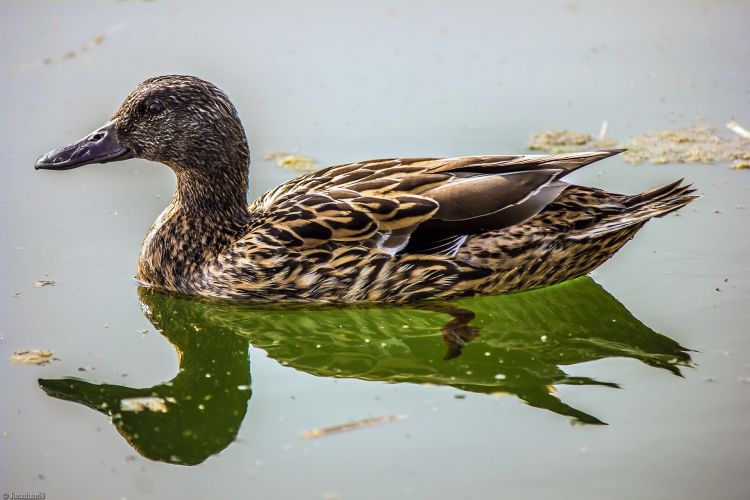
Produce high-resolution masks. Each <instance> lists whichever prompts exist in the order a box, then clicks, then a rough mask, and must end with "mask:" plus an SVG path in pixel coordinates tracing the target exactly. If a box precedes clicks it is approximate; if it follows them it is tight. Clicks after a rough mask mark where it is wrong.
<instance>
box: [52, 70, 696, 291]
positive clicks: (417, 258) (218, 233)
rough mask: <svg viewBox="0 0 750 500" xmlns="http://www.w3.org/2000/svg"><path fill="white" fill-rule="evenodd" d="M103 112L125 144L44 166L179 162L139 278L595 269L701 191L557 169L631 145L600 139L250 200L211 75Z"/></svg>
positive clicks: (427, 164)
mask: <svg viewBox="0 0 750 500" xmlns="http://www.w3.org/2000/svg"><path fill="white" fill-rule="evenodd" d="M107 127H109V128H106V129H105V128H103V129H100V130H101V131H104V132H106V133H115V134H116V141H115V142H116V143H117V148H115V147H114V146H111V145H109V146H107V148H108V149H107V151H105V152H104V153H102V152H101V151H99V150H95V151H94V152H93V153H90V154H89V153H88V152H87V151H85V150H82V149H81V148H86V147H89V146H91V145H92V144H93V145H94V146H96V145H98V144H100V143H98V142H96V141H102V139H101V138H102V137H104V136H103V135H102V132H99V134H98V135H96V134H95V135H92V136H89V137H88V138H86V139H84V140H82V141H81V143H79V145H73V146H69V147H67V148H63V149H61V150H57V151H53V152H50V153H48V154H47V155H45V156H44V157H42V158H41V159H40V160H39V162H38V163H37V168H49V169H62V168H73V167H75V166H78V164H83V163H92V162H96V161H115V160H117V159H122V158H124V157H128V156H136V157H139V158H145V159H149V160H152V161H158V162H161V163H164V164H166V165H168V166H169V167H170V168H172V170H173V171H174V172H175V174H176V175H177V190H176V192H175V195H174V197H173V198H172V202H171V203H170V205H169V206H168V207H167V208H166V210H165V211H164V212H163V213H162V214H161V215H160V216H159V218H158V219H157V221H156V222H155V223H154V225H153V226H152V228H151V230H150V231H149V234H148V235H147V236H146V239H145V241H144V243H143V247H142V249H141V254H140V257H139V260H138V273H137V278H138V279H139V280H141V281H142V282H143V283H145V284H147V285H149V286H153V287H157V288H161V289H164V290H168V291H171V292H177V293H184V294H190V295H203V296H210V297H218V298H226V299H252V300H265V301H297V302H298V301H325V302H360V301H368V302H391V303H403V302H408V301H414V300H422V299H431V298H447V297H456V296H465V295H471V294H478V293H500V292H509V291H518V290H527V289H532V288H538V287H542V286H547V285H550V284H554V283H558V282H560V281H564V280H567V279H570V278H574V277H577V276H580V275H583V274H586V273H588V272H589V271H591V270H592V269H594V268H595V267H597V266H598V265H600V264H601V263H602V262H604V261H605V260H606V259H608V258H609V257H610V256H611V255H612V254H614V252H616V251H617V250H618V249H619V248H620V247H621V246H622V245H623V244H624V243H625V242H627V241H628V240H629V239H630V238H632V237H633V235H634V234H635V233H636V232H637V231H638V229H640V228H641V227H642V226H643V224H645V222H646V221H648V220H649V219H650V218H651V217H658V216H661V215H664V214H666V213H669V212H671V211H673V210H676V209H678V208H680V207H682V206H684V205H685V204H687V203H689V202H690V201H692V200H693V199H695V198H696V196H694V195H692V193H693V190H692V189H690V187H689V186H684V185H682V184H681V182H680V181H678V182H675V183H672V184H669V185H667V186H663V187H660V188H657V189H655V190H653V191H649V192H647V193H643V194H639V195H635V196H627V195H619V194H612V193H607V192H605V191H601V190H598V189H593V188H587V187H582V186H574V185H569V184H567V183H565V182H563V181H562V180H561V179H562V178H563V177H564V176H565V175H567V174H568V173H570V172H572V171H573V170H576V169H578V168H580V167H583V166H585V165H587V164H589V163H592V162H595V161H598V160H601V159H603V158H606V157H608V156H611V155H613V154H617V153H618V152H620V151H619V150H602V151H593V152H586V153H573V154H566V155H557V156H528V155H510V156H474V157H461V158H450V159H438V158H410V159H384V160H371V161H366V162H358V163H351V164H347V165H339V166H334V167H329V168H326V169H323V170H320V171H317V172H314V173H311V174H308V175H305V176H302V177H299V178H297V179H294V180H292V181H289V182H287V183H285V184H282V185H281V186H279V187H277V188H275V189H273V190H271V191H269V192H268V193H266V194H264V195H263V196H261V197H260V198H259V199H257V200H256V201H254V202H253V203H252V204H250V206H249V207H248V206H247V205H246V198H245V196H246V191H247V179H248V163H249V149H248V145H247V141H246V139H245V134H244V131H243V129H242V125H241V123H240V120H239V117H238V116H237V112H236V110H235V109H234V107H233V106H232V104H231V103H230V101H229V99H228V98H227V97H226V95H224V93H223V92H221V91H220V90H219V89H217V88H216V87H215V86H213V85H212V84H210V83H208V82H205V81H203V80H200V79H198V78H195V77H189V76H164V77H157V78H153V79H151V80H147V81H146V82H144V83H143V84H141V85H140V86H139V87H138V88H136V90H134V91H133V92H132V93H131V94H130V95H129V96H128V97H127V99H126V100H125V102H124V103H123V104H122V106H121V107H120V109H119V110H118V111H117V113H116V114H115V115H114V117H113V118H112V122H110V124H108V126H107ZM112 130H114V132H112ZM107 140H108V141H110V142H112V141H113V140H114V139H113V137H112V136H107ZM102 143H103V142H102ZM94 146H91V147H92V148H93V147H94ZM75 147H78V148H79V149H78V150H75ZM97 147H99V148H100V149H102V148H103V146H97ZM113 148H114V149H113ZM118 148H119V149H118ZM123 148H124V149H123ZM73 150H75V151H77V152H76V153H73V154H71V153H70V151H73ZM80 151H83V153H80ZM84 153H86V154H84ZM56 155H57V156H56ZM71 155H73V156H71ZM76 155H77V156H76ZM87 155H88V156H87ZM79 156H80V157H82V158H85V161H83V160H81V161H79V160H77V159H76V158H78V157H79ZM71 158H73V159H71ZM101 158H103V159H101ZM74 160H75V161H74ZM76 162H78V163H76ZM56 165H63V166H62V167H60V168H57V167H56Z"/></svg>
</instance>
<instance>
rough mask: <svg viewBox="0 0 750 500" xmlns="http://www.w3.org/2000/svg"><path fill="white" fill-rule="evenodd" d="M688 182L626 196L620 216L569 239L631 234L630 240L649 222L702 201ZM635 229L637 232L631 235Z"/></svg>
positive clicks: (606, 219)
mask: <svg viewBox="0 0 750 500" xmlns="http://www.w3.org/2000/svg"><path fill="white" fill-rule="evenodd" d="M683 180H684V179H680V180H677V181H675V182H672V183H669V184H666V185H664V186H660V187H658V188H655V189H652V190H650V191H646V192H645V193H641V194H637V195H633V196H624V197H622V198H621V199H620V200H619V203H620V205H621V208H620V209H619V210H617V213H616V214H613V215H610V216H608V217H606V218H605V219H603V220H602V221H601V222H600V223H599V224H596V225H595V226H593V227H590V228H587V229H586V230H584V231H581V232H577V233H573V234H571V235H569V236H568V238H569V239H574V240H578V239H590V238H600V237H603V236H605V235H609V234H613V233H617V232H621V231H622V232H628V234H630V237H632V236H633V235H634V234H635V231H637V230H638V229H640V227H641V226H643V224H645V223H646V222H647V221H648V220H649V219H652V218H654V217H663V216H665V215H667V214H669V213H672V212H674V211H675V210H679V209H680V208H682V207H684V206H685V205H687V204H688V203H690V202H692V201H694V200H696V199H698V198H700V196H699V195H696V194H694V193H695V189H693V187H692V184H683ZM632 228H635V231H627V230H628V229H632Z"/></svg>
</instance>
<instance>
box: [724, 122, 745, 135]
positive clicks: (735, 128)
mask: <svg viewBox="0 0 750 500" xmlns="http://www.w3.org/2000/svg"><path fill="white" fill-rule="evenodd" d="M727 128H728V129H729V130H731V131H732V132H734V133H735V134H737V135H739V136H740V137H744V138H745V139H750V132H748V131H747V129H746V128H744V127H742V126H741V125H740V124H739V123H737V122H729V123H727Z"/></svg>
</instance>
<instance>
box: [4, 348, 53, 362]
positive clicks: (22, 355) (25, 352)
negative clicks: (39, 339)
mask: <svg viewBox="0 0 750 500" xmlns="http://www.w3.org/2000/svg"><path fill="white" fill-rule="evenodd" d="M9 359H10V361H11V362H12V363H20V364H24V365H37V366H40V365H46V364H47V363H49V362H50V361H59V360H58V358H55V357H53V354H52V351H43V350H40V349H21V350H20V351H16V352H14V353H13V354H11V355H10V358H9Z"/></svg>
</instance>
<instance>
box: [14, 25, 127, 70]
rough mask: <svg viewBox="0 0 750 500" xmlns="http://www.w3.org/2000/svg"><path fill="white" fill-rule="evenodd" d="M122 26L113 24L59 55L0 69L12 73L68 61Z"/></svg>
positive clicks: (94, 45) (91, 47) (97, 44)
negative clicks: (75, 47) (78, 45)
mask: <svg viewBox="0 0 750 500" xmlns="http://www.w3.org/2000/svg"><path fill="white" fill-rule="evenodd" d="M123 26H124V24H123V23H120V24H117V25H115V26H113V27H112V28H110V29H109V30H107V31H106V32H104V33H100V34H98V35H95V36H94V37H92V38H91V39H90V40H89V41H88V42H86V43H84V44H83V45H81V46H80V47H78V48H77V49H73V50H66V51H65V52H63V53H62V54H60V56H58V57H44V58H42V59H41V60H40V61H34V62H29V63H25V64H19V65H18V66H2V67H0V71H2V72H5V73H12V72H14V71H24V70H29V69H34V68H39V67H41V66H47V65H49V64H53V63H56V62H61V61H68V60H71V59H74V58H75V57H76V56H77V55H80V54H83V53H86V52H88V51H90V50H91V49H93V48H94V47H97V46H99V45H101V44H102V43H103V42H104V40H106V39H107V37H108V36H109V35H111V34H112V33H114V32H116V31H119V30H120V29H122V27H123Z"/></svg>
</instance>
